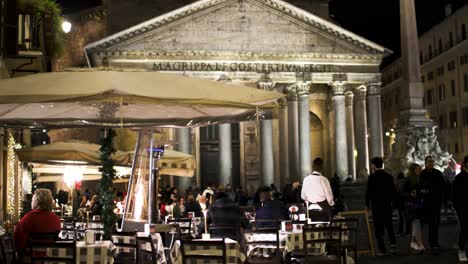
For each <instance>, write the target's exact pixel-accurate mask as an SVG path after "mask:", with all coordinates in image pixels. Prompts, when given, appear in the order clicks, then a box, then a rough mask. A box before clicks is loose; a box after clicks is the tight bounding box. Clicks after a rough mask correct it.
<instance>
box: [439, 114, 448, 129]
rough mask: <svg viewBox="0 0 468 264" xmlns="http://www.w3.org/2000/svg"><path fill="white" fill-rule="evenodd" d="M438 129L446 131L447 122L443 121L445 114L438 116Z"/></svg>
mask: <svg viewBox="0 0 468 264" xmlns="http://www.w3.org/2000/svg"><path fill="white" fill-rule="evenodd" d="M439 127H440V129H446V128H447V122H446V120H445V114H441V115H440V116H439Z"/></svg>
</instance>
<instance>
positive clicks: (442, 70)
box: [437, 65, 444, 76]
mask: <svg viewBox="0 0 468 264" xmlns="http://www.w3.org/2000/svg"><path fill="white" fill-rule="evenodd" d="M442 75H444V65H442V66H440V67H439V68H437V76H442Z"/></svg>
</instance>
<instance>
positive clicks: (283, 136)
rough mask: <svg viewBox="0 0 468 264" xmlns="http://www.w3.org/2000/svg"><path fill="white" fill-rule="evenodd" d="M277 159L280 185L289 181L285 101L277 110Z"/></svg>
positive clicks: (286, 109)
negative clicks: (278, 110)
mask: <svg viewBox="0 0 468 264" xmlns="http://www.w3.org/2000/svg"><path fill="white" fill-rule="evenodd" d="M279 161H280V186H284V185H285V184H286V183H288V182H290V179H289V151H288V108H287V104H286V102H283V105H282V107H281V109H280V112H279Z"/></svg>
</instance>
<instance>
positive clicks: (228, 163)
mask: <svg viewBox="0 0 468 264" xmlns="http://www.w3.org/2000/svg"><path fill="white" fill-rule="evenodd" d="M219 181H220V183H221V184H224V186H226V185H227V184H232V142H231V124H221V125H219Z"/></svg>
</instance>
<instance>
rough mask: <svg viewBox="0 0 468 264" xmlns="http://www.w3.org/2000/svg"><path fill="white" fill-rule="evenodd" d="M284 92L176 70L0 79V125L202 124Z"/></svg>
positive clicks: (275, 101) (268, 102)
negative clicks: (191, 75)
mask: <svg viewBox="0 0 468 264" xmlns="http://www.w3.org/2000/svg"><path fill="white" fill-rule="evenodd" d="M280 100H284V95H283V94H280V93H276V92H266V91H263V90H259V89H253V88H249V87H244V86H239V85H232V84H225V83H222V82H215V81H211V80H206V79H198V78H192V77H186V76H183V75H177V74H168V73H158V72H142V71H104V70H101V71H99V70H86V71H84V70H82V71H70V72H52V73H39V74H33V75H28V76H24V77H19V78H12V79H7V80H2V81H0V125H3V126H13V127H15V126H16V127H25V126H29V127H80V126H82V127H90V126H94V127H96V126H98V127H118V126H125V127H137V126H200V125H208V124H214V123H216V122H237V121H241V120H248V119H249V118H252V116H253V114H255V112H256V111H258V110H259V109H260V110H271V109H275V108H277V107H278V106H279V101H280Z"/></svg>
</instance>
